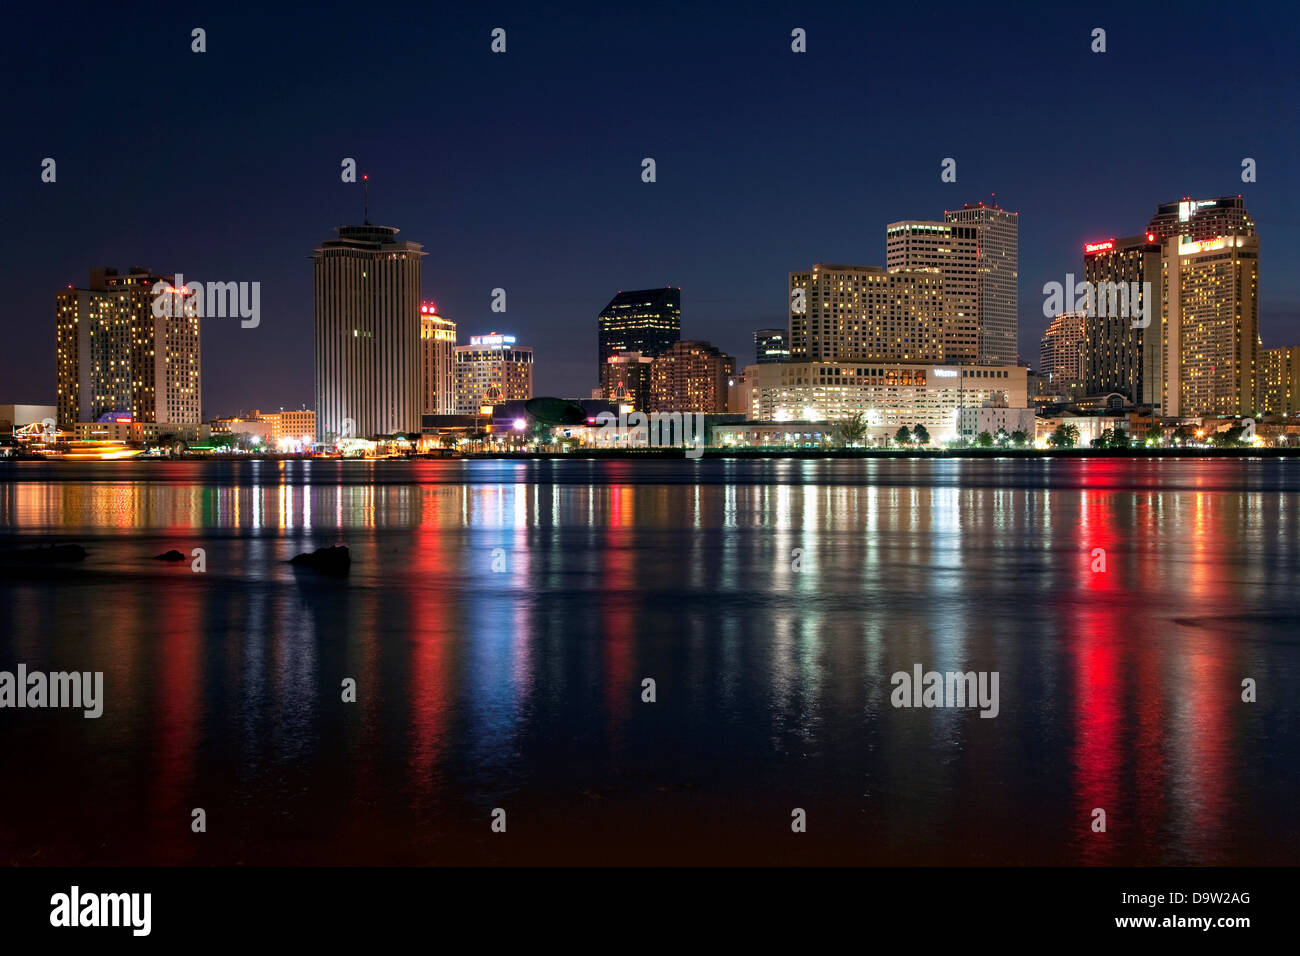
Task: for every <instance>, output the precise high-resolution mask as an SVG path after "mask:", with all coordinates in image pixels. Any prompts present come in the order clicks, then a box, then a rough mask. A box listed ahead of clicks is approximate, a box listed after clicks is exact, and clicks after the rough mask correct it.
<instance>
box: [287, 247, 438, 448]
mask: <svg viewBox="0 0 1300 956" xmlns="http://www.w3.org/2000/svg"><path fill="white" fill-rule="evenodd" d="M335 231H336V232H337V233H338V236H337V238H334V239H326V240H325V241H324V242H322V243H321V244H320V246H319V247H318V248H317V249H316V251H315V253H314V254H313V256H312V258H313V259H314V260H315V263H316V295H315V298H316V439H317V440H318V441H329V440H333V439H335V438H340V437H356V438H368V437H371V436H375V435H391V434H394V433H403V434H409V433H418V432H419V431H420V414H421V410H422V408H423V392H424V385H423V374H422V373H423V363H422V361H421V341H420V334H421V326H420V259H421V257H422V256H424V255H425V253H424V252H422V251H421V249H422V248H423V247H422V246H421V245H420V244H419V243H418V242H405V241H399V240H398V238H397V232H398V231H397V229H395V228H393V227H392V226H372V225H370V224H369V223H367V224H365V225H362V226H339V227H338V228H337V229H336V230H335Z"/></svg>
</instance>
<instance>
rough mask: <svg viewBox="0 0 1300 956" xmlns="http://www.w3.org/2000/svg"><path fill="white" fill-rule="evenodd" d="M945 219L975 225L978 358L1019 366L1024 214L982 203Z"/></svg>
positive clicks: (947, 214)
mask: <svg viewBox="0 0 1300 956" xmlns="http://www.w3.org/2000/svg"><path fill="white" fill-rule="evenodd" d="M943 218H944V222H948V223H953V224H955V225H961V226H967V227H974V229H975V243H976V247H977V250H978V251H977V253H976V275H975V279H976V282H975V288H976V306H975V308H976V315H977V320H976V327H977V329H978V332H977V336H978V339H979V341H978V344H977V353H978V359H977V361H979V362H980V363H982V364H985V365H1015V364H1016V360H1017V358H1018V356H1019V345H1018V344H1017V335H1018V333H1019V328H1020V322H1019V317H1018V312H1017V309H1018V308H1019V293H1018V291H1017V284H1018V282H1019V276H1020V214H1019V213H1014V212H1008V211H1007V210H1005V209H1001V208H999V207H998V206H991V205H987V204H985V203H982V202H981V203H967V204H966V205H964V206H962V208H961V209H950V210H947V211H945V212H944V214H943Z"/></svg>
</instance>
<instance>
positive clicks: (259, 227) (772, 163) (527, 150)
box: [0, 2, 1300, 416]
mask: <svg viewBox="0 0 1300 956" xmlns="http://www.w3.org/2000/svg"><path fill="white" fill-rule="evenodd" d="M624 6H626V7H627V8H626V9H602V8H601V7H600V6H598V5H591V6H590V7H587V8H586V9H580V8H579V7H577V6H574V5H570V6H567V7H560V6H551V5H548V4H541V3H535V2H534V3H520V4H487V5H481V6H480V5H478V4H464V5H463V8H462V9H441V8H438V7H436V6H434V5H429V4H418V5H417V4H410V5H407V4H402V5H394V6H388V5H379V4H365V3H361V4H347V5H340V6H337V7H329V8H322V9H317V10H312V11H310V12H307V11H303V12H295V13H275V12H267V11H265V10H258V11H256V12H249V13H236V12H233V11H231V10H230V9H229V8H228V6H227V5H224V4H221V5H202V4H197V5H185V4H182V5H169V6H162V5H159V6H152V5H148V4H138V5H133V7H132V8H131V10H130V13H129V14H114V15H111V16H109V15H106V14H105V13H103V12H92V11H91V9H90V8H78V7H75V6H63V5H56V4H29V5H25V6H24V7H22V8H19V9H14V10H9V11H6V22H5V29H4V40H3V43H4V58H3V63H2V64H0V70H2V71H3V78H4V86H5V90H6V93H7V95H6V97H5V102H4V107H3V109H4V114H5V119H4V127H5V136H4V141H5V144H6V145H5V148H4V149H3V151H2V152H0V163H2V164H3V195H4V209H5V222H4V228H3V230H2V231H0V244H2V249H0V264H2V265H0V269H3V289H4V303H3V309H0V333H3V336H4V341H5V343H6V348H4V349H3V351H2V352H0V402H32V403H49V404H52V403H53V402H54V295H55V293H56V292H57V291H58V290H60V289H62V288H64V287H66V286H67V285H69V284H71V285H76V286H84V285H85V283H86V281H87V278H88V273H89V270H90V268H91V267H92V266H96V265H108V266H115V267H117V268H119V269H125V268H126V267H128V266H132V265H141V266H147V267H149V268H151V269H153V270H155V271H158V272H166V273H172V272H178V271H179V272H183V273H184V274H185V275H186V277H187V278H189V279H201V280H219V281H249V282H251V281H260V282H261V283H262V299H261V303H262V317H261V325H260V327H259V328H257V329H241V328H240V326H239V321H238V319H207V320H205V323H204V327H203V350H204V354H203V376H204V379H203V390H204V396H203V397H204V401H203V405H204V415H205V416H213V415H218V414H230V413H233V412H236V411H239V410H241V409H243V410H246V409H249V408H252V407H260V408H263V409H273V408H278V407H280V406H284V407H298V406H299V405H301V404H303V403H307V404H308V405H310V404H311V402H312V400H313V384H312V374H313V373H312V264H311V261H310V258H309V257H310V255H311V252H312V250H313V248H314V247H315V246H316V244H318V243H319V242H320V241H321V240H323V239H325V238H327V237H330V236H332V235H333V228H334V227H335V226H337V225H340V224H344V223H356V222H359V221H360V220H361V218H362V215H361V210H362V197H361V186H360V185H359V184H358V185H351V184H344V183H342V182H341V181H340V175H339V174H340V168H341V167H340V163H341V161H342V159H343V158H344V157H354V158H355V159H356V160H357V163H358V166H359V168H360V169H361V170H362V171H364V172H366V173H368V174H369V175H370V178H371V189H370V219H371V221H372V222H375V223H378V224H384V225H392V226H397V227H398V228H400V229H401V234H400V238H402V239H409V240H414V241H416V242H421V243H423V244H424V248H425V251H426V252H427V253H428V256H427V257H426V258H425V259H424V262H423V291H424V297H425V298H426V299H430V300H433V301H435V302H436V303H437V304H438V307H439V311H440V312H442V313H444V314H445V315H447V316H448V317H450V318H452V319H454V320H455V321H456V322H457V323H458V331H459V334H460V337H461V340H462V341H465V340H466V339H467V338H468V336H469V335H472V334H479V333H485V332H488V331H492V330H496V331H500V332H507V333H513V334H515V335H517V336H518V337H519V341H520V343H521V344H524V345H531V346H533V347H534V349H535V357H536V362H537V365H536V379H535V388H536V391H537V392H538V393H539V394H561V395H565V396H571V397H581V396H586V395H587V394H588V393H589V391H590V388H591V387H592V385H594V384H595V383H596V382H595V353H596V324H595V323H596V314H597V312H598V311H599V310H600V309H601V308H602V307H603V306H604V305H605V303H606V302H607V301H608V300H609V299H610V297H611V296H612V295H613V294H614V293H615V292H617V291H618V290H620V289H633V288H642V287H649V286H657V285H675V286H680V287H681V288H682V336H683V338H702V339H708V340H711V341H712V342H714V343H715V344H716V345H718V346H720V347H721V348H723V349H724V350H726V351H727V352H729V353H731V354H733V355H735V356H737V358H738V359H739V362H740V364H741V365H743V364H747V363H749V362H751V361H752V360H753V340H752V331H753V330H754V329H756V328H760V327H764V326H781V325H784V324H785V323H786V307H785V297H786V282H787V273H788V272H789V271H790V270H792V269H804V268H807V267H809V266H811V265H812V264H813V263H816V262H834V263H852V264H861V265H884V259H885V234H884V230H885V224H886V223H887V222H890V221H892V220H895V219H903V218H932V219H941V218H942V215H943V210H944V209H945V208H955V207H958V206H960V205H961V204H962V203H963V202H973V201H978V200H985V201H990V200H991V198H992V196H993V194H996V202H997V203H999V204H1000V205H1002V206H1003V207H1004V208H1008V209H1012V210H1016V211H1018V212H1019V213H1020V349H1021V355H1022V357H1023V358H1025V359H1028V360H1029V361H1030V362H1031V363H1032V364H1035V365H1036V364H1037V361H1038V341H1039V337H1040V336H1041V333H1042V330H1043V328H1044V327H1045V325H1046V320H1045V319H1044V318H1043V316H1042V302H1043V296H1042V293H1041V291H1040V290H1041V288H1042V285H1043V283H1044V282H1048V281H1057V282H1063V281H1064V278H1065V273H1066V272H1074V273H1075V274H1076V275H1078V273H1079V272H1080V271H1081V264H1082V244H1083V243H1084V242H1085V241H1087V240H1095V239H1099V238H1109V237H1111V236H1123V235H1132V234H1135V233H1137V232H1140V231H1141V230H1142V229H1143V228H1144V227H1145V225H1146V223H1147V220H1148V219H1149V218H1150V216H1151V215H1152V213H1153V212H1154V211H1155V207H1156V205H1157V204H1158V203H1160V202H1168V201H1171V200H1174V199H1177V198H1180V197H1182V196H1185V195H1190V196H1192V197H1198V198H1204V197H1211V196H1219V195H1230V194H1236V193H1242V194H1244V195H1245V197H1246V200H1247V206H1248V208H1249V210H1250V211H1251V213H1252V214H1253V216H1254V217H1255V220H1256V223H1257V225H1258V228H1259V232H1260V235H1261V247H1262V249H1261V269H1260V276H1261V291H1260V302H1261V310H1260V326H1261V334H1262V336H1263V340H1264V345H1265V346H1266V347H1271V346H1277V345H1288V344H1297V343H1300V190H1297V188H1296V185H1295V179H1296V176H1297V174H1300V164H1297V162H1296V160H1295V152H1296V149H1297V146H1298V145H1300V134H1298V127H1297V121H1296V93H1297V83H1296V65H1295V64H1296V57H1297V52H1296V51H1297V46H1298V41H1300V29H1297V27H1298V25H1300V14H1298V13H1297V12H1296V7H1295V6H1294V5H1287V6H1285V7H1284V6H1283V5H1281V4H1272V5H1258V6H1253V5H1249V4H1226V3H1221V2H1220V3H1214V4H1204V5H1198V4H1195V3H1190V4H1189V3H1179V4H1168V3H1164V4H1154V3H1152V4H1149V5H1148V4H1139V3H1134V2H1129V3H1124V4H1120V5H1115V6H1113V7H1112V6H1108V5H1102V4H1095V3H1090V4H1087V5H1082V4H1080V5H1078V6H1077V7H1076V10H1075V12H1062V11H1056V10H1047V9H1043V8H1039V7H1037V6H1031V5H1026V6H1025V7H1024V8H1023V9H1022V10H1016V11H1010V10H1008V8H1006V7H1004V6H999V5H994V4H987V5H984V4H970V5H966V7H965V9H964V10H963V9H954V10H953V11H952V12H948V13H945V12H944V11H943V8H942V7H941V6H940V5H931V4H896V5H892V6H894V7H895V8H896V9H895V10H892V11H891V10H889V9H887V8H886V6H885V5H876V4H847V3H846V4H842V5H830V4H810V3H797V4H782V5H771V6H769V5H760V4H753V3H747V4H736V5H734V6H733V7H732V8H731V9H730V10H726V9H724V8H722V7H715V6H707V5H704V4H699V3H693V4H672V5H669V4H660V3H655V4H644V5H642V6H641V7H640V9H636V8H633V7H631V6H630V5H624ZM1138 7H1149V9H1147V10H1138V9H1137V8H1138ZM986 9H987V10H988V11H990V12H985V10H986ZM498 26H500V27H503V28H505V29H506V31H507V43H508V52H507V53H506V54H504V55H496V54H493V53H491V52H490V49H489V45H490V42H491V37H490V33H491V31H492V29H493V28H494V27H498ZM1097 26H1100V27H1104V28H1105V29H1106V30H1107V52H1106V53H1105V54H1094V53H1092V52H1090V49H1089V45H1090V42H1091V37H1090V34H1091V31H1092V29H1093V28H1094V27H1097ZM194 27H203V28H204V29H206V30H207V52H206V53H203V54H195V53H192V52H191V51H190V42H191V40H190V31H191V29H192V28H194ZM795 27H803V28H804V29H806V30H807V33H808V52H807V53H806V54H795V53H792V52H791V50H790V42H791V40H790V32H791V30H792V29H793V28H795ZM47 156H48V157H53V158H54V159H55V160H56V161H57V163H58V167H57V171H58V180H57V182H56V183H54V184H46V183H42V182H41V179H40V173H41V161H42V159H43V158H45V157H47ZM647 156H649V157H653V158H654V159H655V160H656V162H657V167H658V169H657V172H658V181H657V182H656V183H653V184H646V183H643V182H642V181H641V160H642V158H643V157H647ZM948 156H951V157H954V158H955V159H956V160H957V175H958V181H957V182H956V183H955V184H953V183H943V182H941V181H940V178H939V173H940V162H941V160H942V159H943V158H944V157H948ZM1246 156H1250V157H1253V158H1254V159H1255V160H1256V161H1257V163H1258V182H1256V183H1253V184H1244V183H1242V182H1241V160H1242V158H1243V157H1246ZM498 286H499V287H503V288H505V289H506V291H507V296H508V312H507V313H506V314H505V315H499V314H494V313H492V312H491V310H490V302H491V290H492V289H493V288H495V287H498Z"/></svg>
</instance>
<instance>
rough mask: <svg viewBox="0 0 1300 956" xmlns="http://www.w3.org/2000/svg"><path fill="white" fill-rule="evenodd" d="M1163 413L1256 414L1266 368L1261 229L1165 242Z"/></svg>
mask: <svg viewBox="0 0 1300 956" xmlns="http://www.w3.org/2000/svg"><path fill="white" fill-rule="evenodd" d="M1162 255H1163V260H1162V262H1163V269H1164V279H1165V281H1164V288H1163V301H1162V311H1163V313H1164V315H1165V316H1166V320H1165V329H1164V338H1165V342H1164V352H1165V384H1164V388H1165V396H1164V405H1163V408H1162V414H1164V415H1166V416H1190V417H1204V416H1212V415H1224V416H1246V417H1251V416H1254V415H1255V413H1256V412H1257V410H1258V409H1257V402H1256V376H1257V375H1258V373H1259V301H1258V292H1259V237H1258V236H1254V235H1221V236H1214V237H1211V238H1207V239H1189V238H1187V237H1184V236H1181V235H1177V234H1175V235H1171V236H1169V237H1168V238H1167V239H1165V241H1164V244H1163V253H1162Z"/></svg>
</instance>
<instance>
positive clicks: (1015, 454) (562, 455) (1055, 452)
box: [0, 446, 1300, 468]
mask: <svg viewBox="0 0 1300 956" xmlns="http://www.w3.org/2000/svg"><path fill="white" fill-rule="evenodd" d="M686 451H687V449H682V448H642V449H636V450H631V449H609V450H602V449H583V450H582V451H574V452H545V451H517V452H475V453H468V454H461V455H410V456H394V457H387V458H340V457H326V456H313V455H291V454H286V455H235V456H215V455H186V456H183V457H180V458H155V457H148V458H146V457H143V456H139V457H133V458H124V459H117V460H115V461H113V463H114V464H120V465H124V466H127V467H130V466H132V465H139V464H145V465H147V464H180V463H186V462H196V463H207V462H244V461H248V462H262V461H269V462H283V461H304V462H331V461H334V462H355V463H366V462H372V463H373V462H377V461H383V462H424V461H601V460H610V461H637V460H652V461H658V460H673V459H682V460H686V461H700V460H704V459H779V458H793V459H801V460H807V459H819V458H828V459H839V458H845V459H875V458H920V459H944V458H977V459H978V458H1022V459H1039V458H1047V459H1051V458H1192V459H1197V458H1300V446H1297V447H1290V448H1062V449H1038V448H951V449H949V448H917V449H900V448H852V449H840V448H835V449H818V448H800V449H764V448H735V449H722V448H706V449H703V450H702V451H701V452H700V453H699V454H697V455H693V456H691V455H687V454H686ZM108 461H109V459H100V460H87V459H82V460H77V461H69V460H67V459H63V458H26V457H24V458H18V457H14V458H0V468H2V467H3V466H4V465H7V464H17V463H20V462H25V463H32V462H39V463H42V464H55V463H60V464H68V465H85V464H93V465H101V464H105V463H107V462H108Z"/></svg>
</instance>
